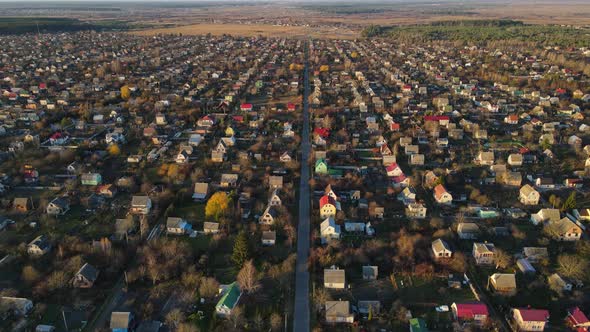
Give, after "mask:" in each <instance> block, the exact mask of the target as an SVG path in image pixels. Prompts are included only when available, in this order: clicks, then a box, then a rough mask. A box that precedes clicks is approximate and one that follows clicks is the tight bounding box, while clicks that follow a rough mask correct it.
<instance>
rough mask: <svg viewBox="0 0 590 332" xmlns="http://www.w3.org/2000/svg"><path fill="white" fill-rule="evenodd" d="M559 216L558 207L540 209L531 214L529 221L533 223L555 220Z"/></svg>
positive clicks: (557, 219)
mask: <svg viewBox="0 0 590 332" xmlns="http://www.w3.org/2000/svg"><path fill="white" fill-rule="evenodd" d="M560 218H561V215H560V212H559V210H558V209H540V210H539V212H537V213H533V214H531V222H532V223H533V224H534V225H538V224H544V223H548V222H557V221H559V219H560Z"/></svg>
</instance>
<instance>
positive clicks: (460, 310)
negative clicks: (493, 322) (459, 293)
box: [451, 302, 489, 326]
mask: <svg viewBox="0 0 590 332" xmlns="http://www.w3.org/2000/svg"><path fill="white" fill-rule="evenodd" d="M451 312H452V313H453V318H455V320H457V321H459V322H473V323H475V324H476V325H479V326H482V325H484V324H485V323H486V322H487V320H488V316H489V313H488V307H487V306H486V305H485V303H482V302H468V303H456V302H455V303H453V304H451Z"/></svg>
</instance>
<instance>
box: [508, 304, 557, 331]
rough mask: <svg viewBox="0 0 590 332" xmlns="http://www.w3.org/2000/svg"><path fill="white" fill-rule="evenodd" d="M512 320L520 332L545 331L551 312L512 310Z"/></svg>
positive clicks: (523, 309) (526, 309)
mask: <svg viewBox="0 0 590 332" xmlns="http://www.w3.org/2000/svg"><path fill="white" fill-rule="evenodd" d="M512 319H513V321H514V323H515V324H516V326H517V328H518V330H519V331H532V332H537V331H544V330H545V325H546V324H547V321H548V320H549V311H547V310H540V309H529V308H514V309H512Z"/></svg>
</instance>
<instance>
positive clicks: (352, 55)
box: [350, 51, 359, 59]
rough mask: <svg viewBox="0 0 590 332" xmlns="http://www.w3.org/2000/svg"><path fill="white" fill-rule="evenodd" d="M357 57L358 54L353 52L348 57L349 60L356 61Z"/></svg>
mask: <svg viewBox="0 0 590 332" xmlns="http://www.w3.org/2000/svg"><path fill="white" fill-rule="evenodd" d="M358 56H359V54H358V53H357V52H356V51H353V52H352V53H351V54H350V57H351V58H353V59H356V58H358Z"/></svg>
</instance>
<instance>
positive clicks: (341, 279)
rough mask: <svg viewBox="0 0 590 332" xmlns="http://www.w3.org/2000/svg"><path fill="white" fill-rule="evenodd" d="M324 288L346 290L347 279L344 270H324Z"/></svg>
mask: <svg viewBox="0 0 590 332" xmlns="http://www.w3.org/2000/svg"><path fill="white" fill-rule="evenodd" d="M324 287H325V288H334V289H344V288H345V287H346V277H345V273H344V270H340V269H335V268H331V269H324Z"/></svg>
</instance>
